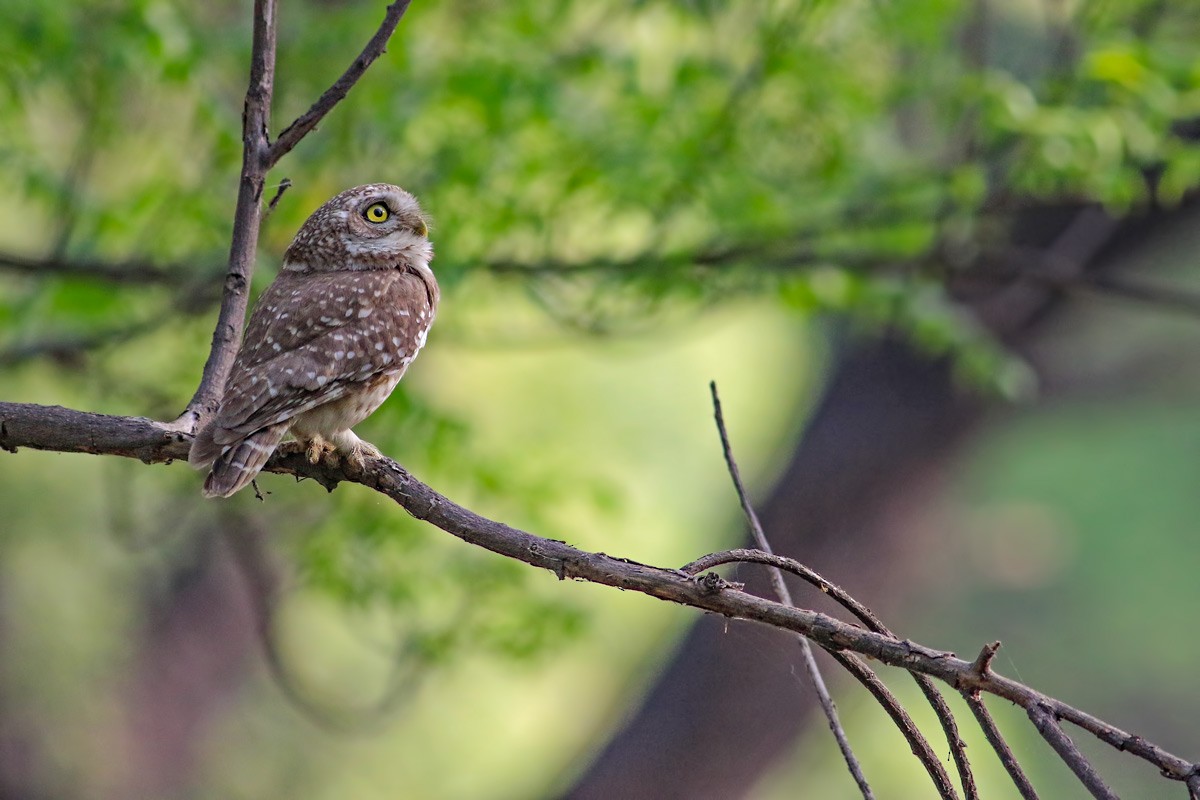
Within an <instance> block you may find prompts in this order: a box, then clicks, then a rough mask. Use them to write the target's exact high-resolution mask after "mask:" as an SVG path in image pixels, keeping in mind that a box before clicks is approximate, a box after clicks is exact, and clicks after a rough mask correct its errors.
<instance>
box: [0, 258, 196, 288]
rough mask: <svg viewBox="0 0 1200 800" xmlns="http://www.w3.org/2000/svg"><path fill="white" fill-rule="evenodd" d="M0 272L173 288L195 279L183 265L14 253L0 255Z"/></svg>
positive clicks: (136, 260) (135, 260)
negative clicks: (160, 285) (39, 256)
mask: <svg viewBox="0 0 1200 800" xmlns="http://www.w3.org/2000/svg"><path fill="white" fill-rule="evenodd" d="M0 269H5V270H8V271H9V272H16V273H21V274H25V275H32V276H34V277H38V278H41V277H45V276H47V275H54V276H58V277H65V278H86V279H91V280H98V281H107V282H109V283H129V284H135V285H145V284H147V283H155V284H167V285H170V286H174V285H177V284H180V283H184V282H186V281H188V280H190V279H193V278H195V275H190V274H189V273H188V270H187V268H186V267H184V266H182V265H175V266H171V265H164V264H154V263H152V262H150V261H143V260H139V259H134V260H130V261H98V260H95V259H89V258H66V257H62V256H50V257H48V258H34V257H32V256H22V255H17V254H16V253H0Z"/></svg>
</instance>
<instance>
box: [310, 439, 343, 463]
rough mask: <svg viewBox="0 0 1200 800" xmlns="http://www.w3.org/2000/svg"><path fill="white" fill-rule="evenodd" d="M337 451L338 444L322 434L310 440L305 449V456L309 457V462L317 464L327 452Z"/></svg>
mask: <svg viewBox="0 0 1200 800" xmlns="http://www.w3.org/2000/svg"><path fill="white" fill-rule="evenodd" d="M335 452H337V445H335V444H334V443H333V442H327V441H325V440H324V439H322V438H321V437H320V436H314V437H313V438H311V439H309V440H308V447H306V448H305V450H304V457H305V458H307V459H308V463H310V464H316V463H317V462H319V461H320V460H321V457H322V456H324V455H325V454H326V453H330V454H332V453H335Z"/></svg>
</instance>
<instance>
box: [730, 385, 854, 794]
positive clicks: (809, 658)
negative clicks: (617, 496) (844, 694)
mask: <svg viewBox="0 0 1200 800" xmlns="http://www.w3.org/2000/svg"><path fill="white" fill-rule="evenodd" d="M708 386H709V389H710V390H711V391H712V401H713V416H714V418H715V419H716V421H717V432H718V433H719V434H720V437H721V450H722V452H724V454H725V463H726V465H728V467H729V477H730V478H731V479H732V480H733V488H734V490H735V491H736V492H737V496H738V501H739V502H740V503H741V504H742V512H743V513H744V514H745V515H746V520H747V521H748V522H749V523H750V532H751V535H753V537H754V541H755V543H756V544H758V546H759V548H761V549H762V550H763V551H764V552H767V553H770V552H771V544H770V542H768V541H767V535H766V533H765V532H764V531H763V527H762V523H761V522H759V520H758V514H756V513H755V511H754V506H753V505H751V504H750V498H749V496H747V494H746V487H745V485H744V484H743V483H742V475H741V471H740V470H739V469H738V465H737V460H736V459H734V457H733V447H732V445H731V444H730V443H729V432H728V431H727V430H726V429H725V415H724V414H723V413H722V411H721V397H720V395H718V394H717V382H716V381H711V382H710V383H709V384H708ZM770 575H771V586H772V588H773V589H774V591H775V596H776V597H778V598H779V602H781V603H784V604H785V605H789V606H790V605H792V594H791V592H790V591H788V588H787V584H786V583H784V580H783V574H782V573H781V572H780V571H779V570H778V569H774V568H773V569H771V571H770ZM796 641H797V643H798V644H799V645H800V652H801V655H802V657H803V658H804V668H805V671H807V672H808V677H809V680H811V681H812V684H813V688H814V689H815V691H816V693H817V701H818V702H819V703H820V704H821V710H822V711H823V712H824V713H825V719H826V720H828V721H829V729H830V730H831V731H832V732H833V737H834V739H836V740H837V744H838V749H839V750H841V752H842V758H844V759H845V760H846V766H847V768H848V769H849V770H850V775H851V776H852V777H853V778H854V782H855V783H856V784H858V789H859V791H860V792H862V795H863V797H864V798H867V799H868V800H870V798H873V797H874V795H873V794H872V793H871V786H870V784H868V783H867V778H866V776H865V775H864V774H863V771H862V765H860V764H859V763H858V759H857V758H856V757H855V755H854V750H853V749H852V748H851V747H850V740H849V739H848V738H847V737H846V730H845V728H843V727H842V723H841V720H839V719H838V713H837V706H835V705H834V703H833V697H831V696H830V694H829V689H828V688H827V687H826V686H825V680H824V678H823V677H822V676H821V668H820V667H819V666H817V659H816V657H815V656H814V655H813V651H812V645H810V644H809V643H808V639H805V638H804V637H803V636H799V637H797V638H796ZM836 657H837V656H836V655H835V658H836ZM864 669H865V667H864ZM868 671H869V670H868Z"/></svg>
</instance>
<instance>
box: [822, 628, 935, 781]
mask: <svg viewBox="0 0 1200 800" xmlns="http://www.w3.org/2000/svg"><path fill="white" fill-rule="evenodd" d="M825 649H826V652H828V653H829V655H831V656H833V659H834V661H836V662H838V663H839V664H841V665H842V666H843V667H844V668H845V669H846V671H847V672H849V673H850V674H851V675H853V676H854V678H855V679H856V680H857V681H858V682H859V683H861V684H862V685H863V686H864V687H865V688H866V690H867V691H868V692H870V693H871V696H872V697H874V698H875V702H877V703H879V705H880V706H882V707H883V710H884V711H885V712H887V715H888V716H889V717H891V718H892V721H893V722H894V723H896V727H897V728H899V729H900V733H901V734H903V735H904V739H905V740H906V741H907V742H908V746H909V748H910V749H911V750H912V753H913V755H914V756H916V757H917V760H918V761H920V762H921V766H923V767H925V771H926V772H928V773H929V777H930V779H932V780H933V785H934V786H935V787H936V788H937V792H938V796H939V797H942V798H944V800H957V797H958V794H957V793H956V792H955V791H954V786H953V784H951V783H950V776H949V775H947V774H946V768H945V767H943V766H942V762H941V761H939V760H938V757H937V754H936V753H934V752H933V748H932V747H930V745H929V740H928V739H926V738H925V735H924V734H923V733H921V730H920V728H918V727H917V725H916V723H915V722H913V721H912V717H910V716H909V715H908V712H907V711H905V710H904V706H902V705H900V701H899V700H897V699H896V696H895V695H894V694H892V692H891V690H890V689H888V688H887V686H886V685H884V683H883V681H881V680H880V679H879V676H878V675H876V674H875V673H874V672H873V671H872V670H871V669H870V668H869V667H868V666H867V665H866V664H864V663H863V662H862V659H860V658H859V657H858V656H856V655H854V654H853V653H846V652H843V651H841V650H837V649H834V648H830V647H826V648H825Z"/></svg>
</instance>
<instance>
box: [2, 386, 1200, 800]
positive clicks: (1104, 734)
mask: <svg viewBox="0 0 1200 800" xmlns="http://www.w3.org/2000/svg"><path fill="white" fill-rule="evenodd" d="M191 438H192V437H191V435H190V434H188V433H186V432H183V431H179V430H173V429H171V428H170V427H169V426H167V425H164V424H163V423H159V422H154V421H153V420H149V419H144V418H141V417H119V416H110V415H105V414H93V413H89V412H83V411H74V410H72V409H67V408H61V407H58V406H42V405H36V404H31V403H7V402H0V450H7V451H9V452H15V451H16V450H17V449H18V448H20V447H29V448H33V449H37V450H51V451H57V452H64V453H94V454H103V455H117V456H125V457H130V458H138V459H141V460H142V461H144V462H145V463H148V464H150V463H165V462H170V461H173V460H176V459H184V458H186V457H187V453H188V449H189V448H190V446H191ZM264 471H266V472H276V473H283V474H288V475H296V476H301V477H306V478H311V479H313V480H314V481H316V482H317V483H319V484H321V485H322V486H324V487H326V488H328V489H333V488H334V487H336V486H337V485H338V484H339V483H341V482H344V481H349V482H352V483H358V484H361V485H363V486H365V487H367V488H369V489H372V490H374V491H376V492H379V493H380V494H382V495H384V496H386V497H388V498H390V499H392V500H393V501H394V502H396V503H397V504H398V505H399V506H401V507H402V508H404V509H405V510H406V511H407V512H408V513H409V514H411V515H412V516H414V517H416V518H417V519H420V520H424V521H426V522H429V523H430V524H432V525H435V526H436V527H438V528H440V529H442V530H443V531H445V532H447V533H449V534H450V535H452V536H455V537H457V538H459V539H462V540H463V541H464V542H467V543H468V544H472V545H475V546H477V547H482V548H484V549H486V550H490V551H491V552H494V553H498V554H500V555H502V556H505V557H508V558H512V559H515V560H518V561H522V562H524V563H526V564H529V565H531V566H534V567H539V568H542V569H546V570H549V571H551V572H553V573H554V574H555V575H557V576H559V577H560V578H563V579H566V578H571V579H578V580H585V581H590V582H592V583H598V584H602V585H606V586H613V587H617V588H620V589H624V590H627V591H634V592H640V593H642V594H647V595H650V596H651V597H657V598H659V599H661V600H667V601H670V602H674V603H680V604H682V605H686V606H690V607H692V608H696V609H699V610H702V611H709V612H712V613H714V614H720V615H723V616H726V617H730V618H736V619H745V620H750V621H753V622H758V623H760V624H764V625H768V626H771V627H773V628H776V629H779V630H787V631H792V632H794V633H799V634H801V635H804V636H807V637H808V638H810V639H812V640H813V641H815V642H816V643H817V644H819V645H820V646H821V647H825V648H832V649H835V650H848V651H852V652H855V653H858V654H860V655H863V656H866V657H868V658H873V659H876V660H878V661H880V662H882V663H884V664H888V665H890V666H895V667H900V668H901V669H905V670H908V671H909V672H918V673H921V674H923V675H928V676H930V677H933V678H937V679H938V680H941V681H944V682H946V683H947V684H949V685H950V686H952V687H954V688H955V689H957V690H959V691H964V692H966V691H978V692H982V693H987V694H992V695H995V696H997V697H1000V698H1003V699H1005V700H1008V701H1009V702H1012V703H1014V704H1016V705H1019V706H1021V707H1022V708H1024V709H1026V711H1028V710H1029V709H1030V708H1041V709H1046V710H1047V711H1048V713H1051V714H1052V715H1053V716H1054V717H1055V718H1057V719H1061V720H1066V721H1068V722H1070V723H1072V724H1073V725H1077V726H1079V727H1080V728H1082V729H1084V730H1086V731H1087V732H1089V733H1091V734H1092V735H1093V736H1095V737H1096V738H1098V739H1100V740H1101V741H1103V742H1105V743H1107V744H1109V745H1111V746H1112V747H1113V748H1115V749H1116V750H1118V751H1120V752H1126V753H1129V754H1131V755H1133V756H1135V757H1137V758H1139V759H1141V760H1144V761H1146V762H1147V763H1150V764H1152V765H1154V766H1155V767H1156V768H1157V769H1158V770H1159V772H1160V773H1161V774H1162V775H1163V776H1164V777H1166V778H1168V779H1170V780H1175V781H1179V782H1180V783H1186V784H1188V785H1189V788H1190V787H1191V786H1192V785H1193V784H1195V783H1197V782H1198V781H1197V776H1200V764H1197V763H1194V762H1191V761H1188V760H1187V759H1184V758H1181V757H1179V756H1177V755H1174V754H1173V753H1170V752H1168V751H1166V750H1164V749H1163V748H1161V747H1159V746H1158V745H1155V744H1153V743H1152V742H1149V741H1147V740H1146V739H1144V738H1142V737H1141V736H1134V735H1132V734H1129V733H1126V732H1125V731H1123V730H1121V729H1120V728H1117V727H1116V726H1114V725H1111V724H1109V723H1107V722H1104V721H1103V720H1100V719H1097V718H1096V717H1094V716H1092V715H1090V714H1087V713H1085V712H1083V711H1080V710H1079V709H1077V708H1074V707H1072V706H1070V705H1068V704H1067V703H1064V702H1062V701H1060V700H1056V699H1054V698H1052V697H1050V696H1048V695H1046V694H1043V693H1041V692H1038V691H1036V690H1035V689H1033V688H1031V687H1029V686H1027V685H1025V684H1023V683H1020V682H1018V681H1015V680H1012V679H1011V678H1006V677H1004V676H1003V675H1000V674H998V673H996V672H994V671H992V670H990V669H989V670H987V671H986V672H985V673H983V674H981V673H980V672H979V670H978V669H977V668H976V664H975V662H972V661H965V660H963V659H961V658H958V657H957V656H955V655H954V654H953V653H950V652H946V651H942V650H934V649H931V648H928V647H924V646H921V645H919V644H916V643H913V642H909V641H904V640H900V639H897V638H896V637H894V636H888V635H885V634H882V633H877V632H875V631H870V630H864V629H862V628H860V627H858V626H856V625H852V624H849V623H846V622H842V621H840V620H837V619H833V618H832V617H829V616H827V615H825V614H820V613H818V612H816V611H811V610H808V609H803V608H796V607H794V606H788V605H784V604H782V603H775V602H772V601H770V600H766V599H763V598H761V597H755V596H754V595H751V594H747V593H746V592H743V591H740V590H739V589H738V588H736V587H733V586H731V585H729V584H727V583H725V582H722V581H704V580H697V579H696V578H695V577H694V576H692V575H689V574H688V573H686V572H683V571H682V570H674V569H663V568H660V567H653V566H649V565H646V564H639V563H636V562H633V561H629V560H626V559H620V558H614V557H612V556H608V555H605V554H603V553H589V552H587V551H584V550H579V549H577V548H575V547H572V546H570V545H568V544H566V543H565V542H562V541H557V540H554V539H545V538H542V537H540V536H535V535H533V534H531V533H527V532H526V531H522V530H519V529H516V528H512V527H509V526H508V525H504V524H503V523H499V522H494V521H492V520H489V519H487V518H485V517H481V516H479V515H478V514H475V513H474V512H472V511H470V510H468V509H466V508H463V507H462V506H460V505H458V504H456V503H454V502H453V501H451V500H449V499H448V498H446V497H444V496H442V495H440V494H438V493H437V492H435V491H434V490H433V489H431V488H429V487H428V486H426V485H425V484H423V483H421V482H420V481H419V480H417V479H416V478H414V477H413V476H412V475H410V474H409V473H408V472H407V471H406V470H405V469H404V468H403V467H401V466H400V465H399V464H397V463H396V462H395V461H393V460H391V459H389V458H383V457H379V458H373V457H368V458H365V459H363V461H362V463H361V464H356V463H351V462H350V461H349V460H342V461H338V462H334V461H333V460H323V461H321V462H319V463H317V464H311V463H309V461H308V459H307V458H306V457H305V455H304V454H303V453H301V452H299V451H298V450H297V449H295V448H288V447H284V448H281V449H280V451H278V452H276V454H275V455H274V456H272V458H271V460H270V461H268V462H267V465H266V467H265V469H264Z"/></svg>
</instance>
